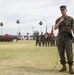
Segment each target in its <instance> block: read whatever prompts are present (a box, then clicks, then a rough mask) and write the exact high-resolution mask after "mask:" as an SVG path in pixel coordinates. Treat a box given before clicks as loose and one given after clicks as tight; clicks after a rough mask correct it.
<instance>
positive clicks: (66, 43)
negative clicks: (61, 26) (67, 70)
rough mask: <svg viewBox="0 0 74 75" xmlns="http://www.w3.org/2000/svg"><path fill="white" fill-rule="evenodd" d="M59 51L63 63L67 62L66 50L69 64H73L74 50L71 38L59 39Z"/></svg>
mask: <svg viewBox="0 0 74 75" xmlns="http://www.w3.org/2000/svg"><path fill="white" fill-rule="evenodd" d="M58 42H59V43H58V51H59V55H60V59H61V60H60V62H61V64H62V65H65V64H66V59H65V52H66V55H67V60H68V64H69V65H70V66H72V65H73V52H72V41H71V39H65V40H58Z"/></svg>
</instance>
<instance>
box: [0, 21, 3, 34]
mask: <svg viewBox="0 0 74 75" xmlns="http://www.w3.org/2000/svg"><path fill="white" fill-rule="evenodd" d="M0 26H1V35H2V26H3V23H2V22H1V23H0Z"/></svg>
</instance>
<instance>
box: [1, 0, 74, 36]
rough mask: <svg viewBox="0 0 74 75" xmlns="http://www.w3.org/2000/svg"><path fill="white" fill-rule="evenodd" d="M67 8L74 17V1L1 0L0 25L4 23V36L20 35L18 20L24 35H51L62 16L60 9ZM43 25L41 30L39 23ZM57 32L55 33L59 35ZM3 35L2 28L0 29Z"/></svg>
mask: <svg viewBox="0 0 74 75" xmlns="http://www.w3.org/2000/svg"><path fill="white" fill-rule="evenodd" d="M61 5H66V6H67V13H68V15H69V16H72V17H74V10H73V9H74V8H73V7H74V0H0V23H1V22H2V23H3V27H2V34H3V35H4V34H6V33H8V34H12V35H17V34H18V32H19V31H18V24H17V23H16V21H17V20H19V21H20V23H19V28H20V32H21V34H22V35H26V34H27V32H28V33H29V34H30V35H32V34H33V31H39V32H40V29H41V31H42V32H43V33H45V31H46V26H47V31H48V32H49V33H50V32H51V29H52V26H54V24H55V21H56V19H57V18H58V17H60V16H61V13H60V10H59V7H60V6H61ZM40 21H42V22H43V25H42V26H41V28H40V25H39V22H40ZM57 32H58V31H57V30H56V31H54V33H55V35H57ZM0 34H1V27H0Z"/></svg>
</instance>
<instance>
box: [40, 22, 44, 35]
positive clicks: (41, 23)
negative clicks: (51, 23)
mask: <svg viewBox="0 0 74 75" xmlns="http://www.w3.org/2000/svg"><path fill="white" fill-rule="evenodd" d="M39 25H40V34H41V32H42V30H41V26H42V25H43V22H42V21H40V22H39Z"/></svg>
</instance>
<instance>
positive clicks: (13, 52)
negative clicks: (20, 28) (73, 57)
mask: <svg viewBox="0 0 74 75" xmlns="http://www.w3.org/2000/svg"><path fill="white" fill-rule="evenodd" d="M73 52H74V50H73ZM56 61H57V48H56V47H39V46H35V41H21V42H20V41H19V42H10V43H9V42H8V43H6V42H2V43H1V42H0V75H69V74H68V70H67V72H64V73H60V72H59V69H60V68H61V65H60V63H59V59H58V65H57V67H56V68H55V69H54V70H53V71H52V69H53V68H54V66H55V65H56ZM67 67H68V65H67ZM73 69H74V66H73Z"/></svg>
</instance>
